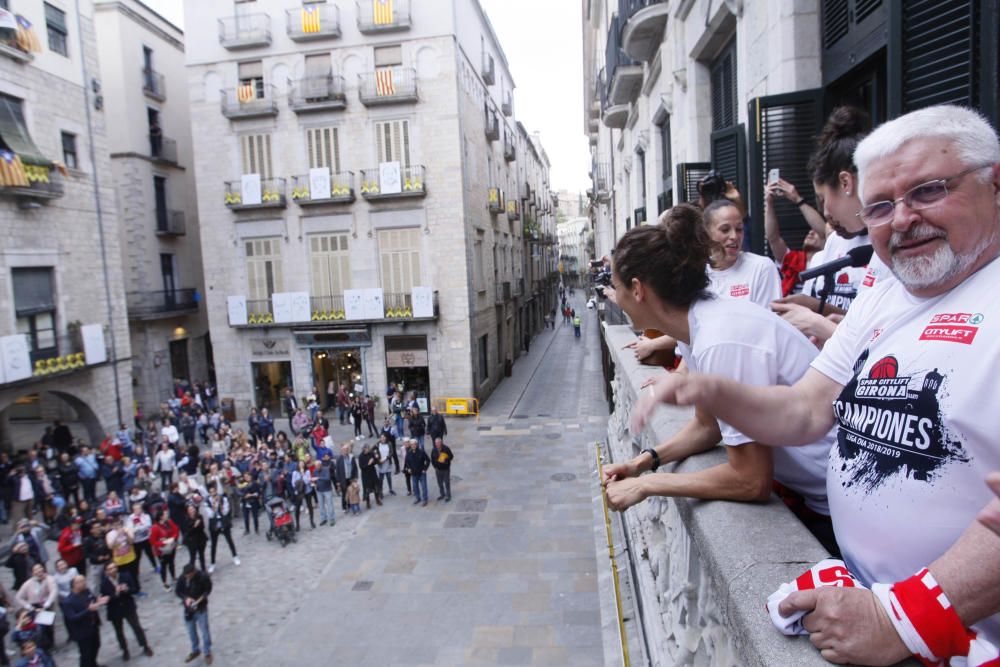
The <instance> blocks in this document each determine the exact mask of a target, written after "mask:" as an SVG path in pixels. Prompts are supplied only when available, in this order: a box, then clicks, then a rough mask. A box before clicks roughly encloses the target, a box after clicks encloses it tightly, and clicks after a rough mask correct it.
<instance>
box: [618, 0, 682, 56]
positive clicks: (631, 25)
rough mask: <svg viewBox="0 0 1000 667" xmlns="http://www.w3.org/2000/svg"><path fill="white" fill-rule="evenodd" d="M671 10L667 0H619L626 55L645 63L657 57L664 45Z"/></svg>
mask: <svg viewBox="0 0 1000 667" xmlns="http://www.w3.org/2000/svg"><path fill="white" fill-rule="evenodd" d="M669 10H670V8H669V7H668V3H667V2H666V0H618V15H619V16H622V17H624V21H625V25H624V26H622V48H623V49H624V50H625V53H627V54H628V55H629V56H631V57H632V58H635V59H636V60H642V61H645V62H649V61H651V60H652V59H653V58H654V57H656V52H657V51H658V50H659V49H660V44H661V43H663V32H664V30H665V29H666V27H667V16H669V14H670V11H669Z"/></svg>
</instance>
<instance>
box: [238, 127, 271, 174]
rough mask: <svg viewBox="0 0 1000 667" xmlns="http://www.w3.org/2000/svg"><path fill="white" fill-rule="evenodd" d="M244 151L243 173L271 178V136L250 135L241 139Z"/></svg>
mask: <svg viewBox="0 0 1000 667" xmlns="http://www.w3.org/2000/svg"><path fill="white" fill-rule="evenodd" d="M240 143H241V146H242V150H243V173H244V174H260V177H261V178H262V179H266V178H271V135H269V134H248V135H245V136H243V137H241V138H240Z"/></svg>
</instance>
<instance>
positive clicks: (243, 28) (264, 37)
mask: <svg viewBox="0 0 1000 667" xmlns="http://www.w3.org/2000/svg"><path fill="white" fill-rule="evenodd" d="M270 43H271V17H270V16H268V15H267V14H237V15H236V16H227V17H224V18H221V19H219V44H221V45H222V46H224V47H225V48H227V49H243V48H249V47H253V46H267V45H268V44H270Z"/></svg>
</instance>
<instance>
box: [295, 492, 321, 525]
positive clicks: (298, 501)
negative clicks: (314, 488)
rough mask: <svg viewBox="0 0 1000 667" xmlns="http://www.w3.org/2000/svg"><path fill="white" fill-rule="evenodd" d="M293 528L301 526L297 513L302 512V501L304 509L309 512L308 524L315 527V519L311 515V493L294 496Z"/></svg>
mask: <svg viewBox="0 0 1000 667" xmlns="http://www.w3.org/2000/svg"><path fill="white" fill-rule="evenodd" d="M293 502H294V503H295V530H298V529H299V528H301V527H302V523H301V522H300V521H299V515H300V514H301V512H302V503H303V502H305V504H306V510H307V511H308V512H309V525H311V526H312V527H313V528H315V527H316V520H315V518H314V517H313V494H312V493H311V492H310V493H304V494H302V495H301V496H295V500H294V501H293Z"/></svg>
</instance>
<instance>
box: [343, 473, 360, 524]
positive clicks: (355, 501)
mask: <svg viewBox="0 0 1000 667" xmlns="http://www.w3.org/2000/svg"><path fill="white" fill-rule="evenodd" d="M346 496H347V506H348V507H349V508H350V512H351V514H353V515H355V516H357V515H358V514H361V487H360V486H359V485H358V480H356V479H352V480H351V481H350V482H348V484H347V493H346Z"/></svg>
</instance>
